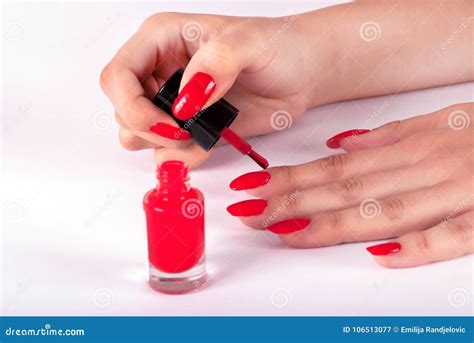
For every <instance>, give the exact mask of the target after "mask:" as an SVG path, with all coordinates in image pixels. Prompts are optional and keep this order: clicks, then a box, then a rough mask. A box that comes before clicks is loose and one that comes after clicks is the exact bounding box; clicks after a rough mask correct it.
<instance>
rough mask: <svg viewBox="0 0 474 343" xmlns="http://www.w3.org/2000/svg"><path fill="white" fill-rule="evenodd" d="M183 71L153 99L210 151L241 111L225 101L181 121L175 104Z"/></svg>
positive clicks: (176, 73)
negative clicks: (174, 113)
mask: <svg viewBox="0 0 474 343" xmlns="http://www.w3.org/2000/svg"><path fill="white" fill-rule="evenodd" d="M183 72H184V70H183V69H178V70H177V71H175V72H174V74H173V75H172V76H171V77H170V78H169V79H168V80H166V82H165V83H164V84H163V86H161V88H160V90H159V91H158V93H157V94H156V95H155V98H154V99H153V103H154V104H155V105H156V106H158V107H159V108H161V109H162V110H163V111H165V112H166V113H168V115H170V116H171V117H172V118H173V119H174V120H175V121H176V122H177V123H178V125H179V126H180V127H181V128H182V129H184V130H186V131H188V132H190V133H191V135H192V136H193V139H194V141H195V142H196V143H197V144H198V145H199V146H201V147H202V148H203V149H204V150H206V151H208V150H210V149H211V148H212V147H213V146H214V144H216V143H217V141H218V140H219V138H221V136H220V132H221V131H222V130H223V129H224V128H226V127H229V125H230V124H232V122H233V121H234V119H235V118H236V117H237V114H238V113H239V110H238V109H237V108H235V107H234V106H232V105H231V104H230V103H229V102H227V101H226V100H224V99H220V100H219V101H217V102H216V103H214V104H212V105H211V106H209V107H207V108H205V109H202V110H201V111H199V112H198V113H197V114H196V115H195V116H194V117H192V118H190V119H188V120H181V119H178V118H176V117H175V116H174V115H173V111H172V109H171V108H172V106H173V102H174V100H175V99H176V97H177V96H178V91H179V85H180V83H181V78H182V77H183Z"/></svg>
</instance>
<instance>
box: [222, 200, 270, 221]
mask: <svg viewBox="0 0 474 343" xmlns="http://www.w3.org/2000/svg"><path fill="white" fill-rule="evenodd" d="M267 205H268V202H267V201H266V200H263V199H250V200H244V201H241V202H236V203H235V204H232V205H230V206H228V207H227V212H229V213H230V214H231V215H233V216H234V217H251V216H256V215H259V214H262V213H263V211H265V209H266V208H267Z"/></svg>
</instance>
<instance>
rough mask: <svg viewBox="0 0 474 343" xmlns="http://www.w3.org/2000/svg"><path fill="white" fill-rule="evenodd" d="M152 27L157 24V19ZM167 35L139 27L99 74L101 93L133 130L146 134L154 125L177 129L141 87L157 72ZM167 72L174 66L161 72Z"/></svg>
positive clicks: (148, 27) (146, 27)
mask: <svg viewBox="0 0 474 343" xmlns="http://www.w3.org/2000/svg"><path fill="white" fill-rule="evenodd" d="M153 24H154V25H156V24H157V23H156V20H155V22H153ZM169 36H170V35H169V32H168V34H166V35H165V34H160V30H155V29H152V30H150V24H144V25H142V27H141V28H140V29H139V30H138V32H136V33H135V34H134V35H133V36H132V37H131V38H130V39H129V40H128V41H127V42H126V43H125V44H124V45H123V46H122V47H121V48H120V49H119V51H118V52H117V54H116V55H115V56H114V57H113V59H112V61H111V62H110V63H109V64H108V65H107V66H106V67H105V68H104V70H103V71H102V73H101V76H100V84H101V87H102V89H103V91H104V92H105V94H106V95H107V96H108V98H109V99H110V101H111V102H112V104H113V105H114V107H115V109H116V111H117V112H118V113H120V114H121V115H122V119H123V120H124V122H125V123H126V124H127V125H128V126H129V127H130V128H131V129H133V130H139V131H145V132H148V129H149V127H150V126H151V125H153V124H155V123H157V122H164V123H167V124H170V125H174V126H177V124H176V123H175V122H174V120H173V119H172V118H170V117H169V116H168V115H166V114H165V113H163V112H162V111H161V110H160V109H159V108H158V107H157V106H155V105H154V104H153V102H152V101H151V100H150V99H149V98H147V97H146V94H145V89H144V88H143V86H142V81H144V80H145V79H146V78H148V77H149V76H150V75H152V74H153V72H154V71H155V70H156V69H157V65H159V60H160V59H161V58H162V57H163V56H162V55H163V54H162V50H163V49H162V48H161V47H162V46H164V45H166V40H167V39H169V38H167V37H169ZM172 62H173V61H172ZM175 63H177V62H174V63H172V64H175ZM176 68H177V67H176ZM166 69H170V73H171V70H174V67H173V65H171V66H169V67H168V68H165V69H164V72H167V70H166Z"/></svg>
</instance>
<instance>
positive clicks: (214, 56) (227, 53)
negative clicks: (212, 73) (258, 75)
mask: <svg viewBox="0 0 474 343" xmlns="http://www.w3.org/2000/svg"><path fill="white" fill-rule="evenodd" d="M235 50H236V47H235V46H234V44H232V41H228V40H224V39H219V40H213V41H210V42H208V43H207V44H205V45H204V46H203V47H202V48H201V51H200V54H201V55H202V56H203V58H202V62H201V63H202V65H203V67H204V68H205V69H210V70H219V71H221V73H222V72H225V73H226V74H229V75H233V74H235V73H236V72H237V71H238V69H239V65H238V63H237V58H236V54H235Z"/></svg>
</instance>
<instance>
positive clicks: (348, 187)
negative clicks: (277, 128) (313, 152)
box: [233, 158, 452, 229]
mask: <svg viewBox="0 0 474 343" xmlns="http://www.w3.org/2000/svg"><path fill="white" fill-rule="evenodd" d="M448 163H452V160H451V159H450V158H445V159H442V160H435V161H431V160H430V161H427V162H424V163H419V164H416V165H414V166H411V167H408V168H402V169H395V170H388V171H384V172H379V173H374V174H369V175H365V176H362V177H360V178H350V179H344V180H341V181H338V182H334V183H330V184H327V185H323V186H320V187H315V188H310V189H306V190H301V191H300V190H296V191H294V192H293V193H288V194H285V195H277V196H273V197H270V198H267V199H262V200H263V201H266V205H267V206H266V207H265V208H262V207H260V208H261V212H260V213H255V211H253V207H252V204H253V203H252V202H245V201H244V202H242V203H241V204H239V203H237V205H235V206H238V207H239V208H240V211H239V212H237V216H239V217H241V218H240V219H241V220H242V222H243V223H244V224H245V225H247V226H250V227H253V228H258V229H260V228H263V227H266V226H268V225H271V224H272V223H275V222H278V221H282V220H285V219H288V218H295V217H307V216H311V215H314V214H317V213H322V212H329V211H336V210H341V209H344V208H350V207H353V206H357V205H358V204H360V203H361V202H362V201H363V200H365V199H383V198H385V197H388V196H390V195H393V194H401V193H407V192H410V191H414V190H417V189H422V188H427V187H432V186H434V185H436V184H439V183H442V182H443V181H445V180H446V179H447V178H448V176H450V174H451V170H446V168H445V166H446V165H447V164H448ZM427 170H429V173H428V172H427ZM247 213H249V214H252V215H247ZM233 215H235V213H234V214H233Z"/></svg>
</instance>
